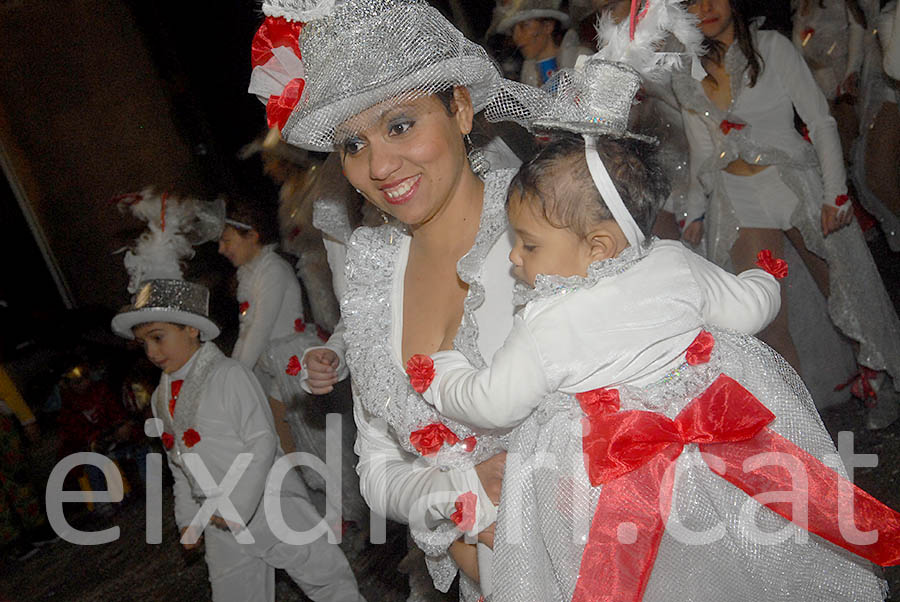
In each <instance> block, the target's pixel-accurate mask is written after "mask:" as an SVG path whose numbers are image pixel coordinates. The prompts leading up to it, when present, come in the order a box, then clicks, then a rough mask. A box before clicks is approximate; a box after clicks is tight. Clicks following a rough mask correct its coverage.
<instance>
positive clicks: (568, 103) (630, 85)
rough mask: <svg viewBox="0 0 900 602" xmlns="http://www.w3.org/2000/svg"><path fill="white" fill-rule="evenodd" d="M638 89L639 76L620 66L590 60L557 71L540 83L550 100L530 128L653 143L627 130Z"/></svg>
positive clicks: (651, 140)
mask: <svg viewBox="0 0 900 602" xmlns="http://www.w3.org/2000/svg"><path fill="white" fill-rule="evenodd" d="M640 87H641V76H640V74H638V72H637V71H635V70H634V69H632V68H631V67H629V66H628V65H625V64H622V63H616V62H612V61H606V60H603V59H598V58H592V59H590V60H588V61H587V62H585V63H584V65H583V66H582V67H575V68H574V69H561V70H560V71H558V72H556V73H555V74H554V75H553V77H552V78H551V79H550V81H548V82H547V83H546V84H544V89H546V90H548V91H550V92H551V93H552V95H553V100H552V102H551V103H550V105H549V107H548V109H547V111H546V112H545V113H543V114H542V115H541V116H540V117H538V118H537V119H535V121H534V124H533V127H534V129H536V130H544V129H563V130H567V131H570V132H577V133H580V134H603V135H607V136H614V137H617V138H636V139H638V140H643V141H645V142H655V141H656V140H655V139H654V138H651V137H649V136H643V135H640V134H633V133H631V132H629V131H628V118H629V114H630V112H631V105H632V103H633V102H634V96H635V94H636V93H637V91H638V89H639V88H640Z"/></svg>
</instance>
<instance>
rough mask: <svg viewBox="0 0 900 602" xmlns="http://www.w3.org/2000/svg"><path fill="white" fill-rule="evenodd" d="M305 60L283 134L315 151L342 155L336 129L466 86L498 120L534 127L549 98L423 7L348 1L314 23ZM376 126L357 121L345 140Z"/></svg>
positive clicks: (406, 1) (417, 2)
mask: <svg viewBox="0 0 900 602" xmlns="http://www.w3.org/2000/svg"><path fill="white" fill-rule="evenodd" d="M300 54H301V56H302V58H303V63H304V69H305V73H306V83H305V87H304V91H303V95H302V97H301V99H300V101H299V102H298V103H297V107H296V108H295V109H294V112H293V113H292V114H291V116H290V118H288V120H287V122H286V124H285V126H284V128H283V129H282V135H283V136H284V138H285V140H287V141H288V142H289V143H291V144H295V145H297V146H300V147H303V148H307V149H310V150H319V151H330V150H334V147H335V128H336V127H337V126H339V125H340V124H342V123H343V122H345V121H346V120H348V119H349V118H351V117H354V116H356V115H358V114H359V113H361V112H363V111H365V110H366V109H368V108H370V107H372V106H375V105H376V104H381V103H390V104H399V103H403V102H408V101H410V100H413V99H416V98H419V97H423V96H428V95H431V94H434V93H436V92H440V91H442V90H446V89H447V88H450V87H452V86H466V87H467V88H468V90H469V93H470V95H471V97H472V104H473V105H474V108H475V110H476V111H480V110H482V109H483V110H484V111H485V117H486V118H487V119H488V120H490V121H503V120H511V121H517V122H518V123H520V124H521V125H525V126H526V127H527V126H528V125H529V124H530V121H531V119H532V118H533V117H534V115H535V114H536V113H537V112H540V111H541V110H543V107H544V104H543V103H544V102H545V95H544V93H542V92H540V91H539V90H538V91H536V90H535V89H534V88H531V87H529V86H525V85H523V84H519V83H517V82H512V81H509V80H506V79H503V78H502V77H501V76H500V72H499V71H498V69H497V67H496V65H495V64H494V62H493V61H492V60H491V59H490V57H488V55H487V53H486V52H485V51H484V49H483V48H481V46H479V45H477V44H475V43H474V42H471V41H469V40H468V39H466V38H465V36H463V34H462V33H461V32H460V31H458V30H457V29H456V28H455V27H454V26H453V25H452V24H451V23H450V22H449V21H447V19H445V18H444V17H443V15H441V13H440V12H438V11H437V10H436V9H435V8H433V7H431V6H429V5H428V4H427V3H425V2H424V1H422V0H411V1H410V0H348V1H347V2H345V3H343V4H341V5H340V6H338V7H337V8H336V9H335V10H334V13H333V14H331V15H329V16H327V17H325V18H324V19H320V20H317V21H311V22H309V23H307V24H306V26H305V27H304V29H303V31H302V32H301V34H300ZM390 104H387V105H386V106H385V109H387V108H389V106H390ZM368 125H371V123H369V124H366V123H362V122H358V120H354V128H355V131H346V132H344V131H342V135H347V136H349V135H352V134H353V133H355V132H356V131H361V130H363V129H365V128H366V127H368Z"/></svg>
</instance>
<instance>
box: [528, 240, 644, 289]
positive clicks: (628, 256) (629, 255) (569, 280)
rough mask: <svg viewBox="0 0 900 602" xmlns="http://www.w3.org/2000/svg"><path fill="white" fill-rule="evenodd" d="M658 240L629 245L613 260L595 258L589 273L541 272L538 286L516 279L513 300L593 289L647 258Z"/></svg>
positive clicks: (536, 279)
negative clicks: (575, 274)
mask: <svg viewBox="0 0 900 602" xmlns="http://www.w3.org/2000/svg"><path fill="white" fill-rule="evenodd" d="M656 240H657V239H656V238H655V237H654V238H651V239H648V240H645V241H644V242H643V243H641V244H640V245H638V246H637V247H633V246H628V247H626V248H625V249H624V250H623V251H622V252H621V253H619V254H618V255H616V256H615V257H611V258H609V259H603V260H601V261H595V262H594V263H592V264H591V265H590V266H588V270H587V276H567V277H564V276H556V275H552V274H551V275H548V274H538V275H537V277H536V278H535V279H534V287H531V286H529V285H527V284H525V283H524V282H516V287H515V289H514V291H513V303H514V304H515V305H517V306H518V305H525V304H527V303H530V302H531V301H534V300H536V299H547V298H550V297H555V296H557V295H566V294H568V293H571V292H574V291H577V290H580V289H583V288H591V287H592V286H594V285H595V284H597V283H598V282H600V281H601V280H604V279H606V278H609V277H611V276H616V275H618V274H621V273H623V272H625V271H626V270H628V269H629V268H631V266H633V265H634V264H636V263H637V262H639V261H640V260H641V259H643V258H644V257H646V255H647V252H648V251H649V250H650V247H651V246H652V245H653V243H654V241H656Z"/></svg>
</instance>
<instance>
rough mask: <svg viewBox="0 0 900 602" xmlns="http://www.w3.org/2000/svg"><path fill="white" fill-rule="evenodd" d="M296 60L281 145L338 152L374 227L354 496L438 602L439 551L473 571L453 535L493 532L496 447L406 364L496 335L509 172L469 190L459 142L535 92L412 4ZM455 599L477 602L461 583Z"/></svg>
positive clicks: (365, 234) (353, 363)
mask: <svg viewBox="0 0 900 602" xmlns="http://www.w3.org/2000/svg"><path fill="white" fill-rule="evenodd" d="M263 8H264V11H266V10H267V7H266V6H265V5H264V7H263ZM273 14H278V13H273ZM280 14H283V12H282V13H280ZM300 55H301V56H302V57H303V61H304V67H305V78H306V79H305V83H304V91H303V98H302V100H301V101H300V102H299V104H298V105H297V107H296V108H295V109H294V111H293V113H292V114H291V116H290V117H289V118H288V119H287V122H286V124H285V126H284V127H283V129H282V134H283V136H284V137H285V139H286V140H287V141H288V142H289V143H292V144H296V145H298V146H302V147H304V148H308V149H311V150H318V151H332V150H335V151H337V152H338V153H339V154H340V156H341V160H342V164H343V170H344V173H345V175H346V176H347V179H348V180H349V181H350V183H351V184H352V185H353V186H354V187H356V188H357V189H358V190H359V191H360V193H361V194H362V195H363V196H364V197H365V198H366V200H367V201H368V202H370V203H371V204H373V205H375V206H376V207H377V208H379V209H380V210H381V211H382V212H383V217H384V222H385V224H384V225H383V226H381V227H378V228H360V229H358V230H357V231H356V232H355V233H354V234H353V236H352V237H351V238H350V240H349V243H348V245H347V260H346V263H347V269H346V272H345V273H346V276H347V282H346V286H347V288H346V291H345V292H344V294H343V295H342V300H341V308H342V314H343V318H342V322H343V323H342V325H341V326H340V328H339V330H342V331H343V337H342V342H343V344H345V345H346V364H347V365H348V366H349V368H350V371H351V373H352V374H353V381H352V383H353V389H354V415H355V418H356V422H357V427H358V430H359V434H358V437H357V442H356V451H357V453H358V454H359V457H360V459H359V464H358V469H357V471H358V472H359V475H360V487H361V490H362V493H363V495H364V497H365V498H366V500H367V501H368V503H369V505H370V507H371V508H372V509H373V511H374V512H376V513H378V514H381V515H384V516H387V517H388V518H391V519H394V520H397V521H400V522H404V523H409V524H410V528H411V531H412V533H413V536H414V538H415V539H416V542H417V543H418V544H419V546H420V547H422V548H423V549H424V550H425V552H426V554H427V555H428V557H429V568H430V569H431V573H432V576H433V577H434V580H435V585H436V587H437V588H438V589H440V590H442V591H446V589H447V588H448V587H449V586H450V584H451V582H452V580H453V578H454V576H455V575H456V572H457V565H456V563H455V562H454V560H453V559H451V556H450V555H448V550H449V554H452V557H453V558H455V559H458V561H459V563H460V564H461V566H464V568H465V570H466V572H467V573H468V575H470V576H471V577H475V578H477V577H478V576H479V572H478V569H477V564H476V560H475V558H474V555H473V554H472V552H473V547H472V546H471V545H469V544H465V543H463V542H461V541H459V539H460V538H461V536H462V534H463V530H465V532H467V533H469V534H473V535H474V534H477V533H479V532H480V531H483V530H484V529H486V528H487V527H488V526H489V525H490V524H491V523H493V521H494V515H495V509H494V503H496V502H498V501H499V479H500V476H501V475H502V465H503V456H502V455H499V456H498V454H500V452H501V451H502V449H503V442H502V440H501V439H500V438H499V437H497V436H493V435H491V434H487V433H473V432H472V431H471V430H469V429H467V428H465V427H463V426H462V425H459V424H456V423H453V422H451V421H441V419H440V417H439V415H437V414H436V413H435V412H434V411H433V409H431V408H430V407H429V406H427V405H426V404H425V403H424V401H423V400H422V399H421V397H420V396H419V395H418V393H416V392H415V391H414V390H413V389H412V388H411V387H410V380H409V377H408V376H407V374H406V372H405V369H404V366H405V365H406V363H407V361H408V360H409V358H410V357H411V356H413V355H414V354H427V353H431V352H434V351H437V350H439V349H448V348H451V347H455V348H457V349H460V350H461V351H463V352H464V353H465V354H466V355H467V357H469V359H470V360H471V361H473V362H475V363H476V364H477V365H481V364H483V361H484V360H483V358H484V357H487V356H489V355H490V354H491V353H493V351H494V350H495V349H497V348H498V347H499V346H500V344H501V343H502V341H503V339H504V337H505V336H506V333H507V332H508V330H509V327H510V326H511V324H512V313H513V305H512V285H513V279H512V277H511V275H510V273H509V268H508V262H507V255H508V254H509V251H510V248H511V247H510V240H509V237H508V233H507V223H506V215H505V210H504V202H505V196H506V188H507V185H508V182H509V180H510V178H511V177H512V171H509V170H505V171H489V172H486V173H485V175H484V179H481V178H480V177H478V176H477V175H476V174H475V173H474V172H473V169H472V167H473V166H472V165H470V164H477V163H480V161H477V160H475V159H474V158H473V157H474V155H473V153H472V151H469V152H468V154H467V149H466V138H467V135H468V134H469V132H470V131H471V129H472V124H473V118H474V114H475V113H476V112H478V111H481V110H484V113H485V116H486V117H487V118H488V119H490V120H502V119H517V120H519V121H520V122H524V121H526V120H527V119H529V118H530V116H531V115H532V114H533V109H532V107H535V108H537V106H538V105H539V104H540V103H541V101H542V99H543V93H542V92H541V91H540V90H538V89H536V88H531V87H528V86H524V85H521V84H516V83H514V82H509V81H506V80H503V79H502V78H501V77H500V74H499V72H498V71H497V69H496V67H495V65H494V63H493V62H492V61H491V60H490V58H489V57H488V56H487V54H486V53H485V52H484V50H483V49H481V48H480V47H479V46H477V45H475V44H473V43H471V42H469V41H468V40H466V39H465V38H464V37H463V36H462V34H461V33H460V32H458V31H457V30H456V29H455V28H454V27H453V26H452V25H451V24H450V23H449V22H447V21H446V19H444V18H443V17H442V16H441V15H440V13H439V12H437V11H436V10H435V9H433V8H431V7H430V6H428V5H427V4H425V3H424V2H401V1H399V0H377V1H371V0H369V1H366V2H363V1H351V2H347V3H345V4H343V5H341V6H340V7H338V8H337V9H336V10H335V12H334V13H333V14H332V15H330V16H328V17H326V18H324V19H322V20H320V21H310V22H309V23H307V24H306V25H305V26H304V30H303V33H302V34H301V36H300ZM330 248H333V247H330ZM332 339H334V337H332ZM341 363H342V362H341V358H340V357H339V356H338V354H335V353H334V352H333V351H332V352H330V353H329V352H327V351H325V350H316V351H315V352H310V353H307V354H306V357H305V358H304V366H305V368H306V369H307V372H308V373H307V377H308V383H309V385H310V388H311V390H312V391H313V392H325V391H327V390H329V388H330V387H331V385H332V384H333V383H334V382H336V380H337V372H338V371H340V368H341V366H340V364H341ZM466 494H468V495H466ZM461 496H465V497H462V498H461ZM473 498H474V499H473ZM470 500H471V501H474V507H475V513H474V521H473V522H470V521H469V520H468V519H469V517H470V516H473V515H472V513H471V506H469V505H468V504H469V503H470V502H469V501H470ZM457 502H460V505H461V506H463V507H465V509H466V512H465V513H463V512H462V510H460V511H459V512H457ZM453 517H456V518H457V519H458V521H459V524H460V527H457V524H455V521H454V520H453ZM483 537H489V535H488V533H485V534H484V536H483ZM460 590H461V595H462V596H463V598H464V599H471V600H477V598H478V595H479V592H478V587H477V585H476V584H475V583H474V582H473V580H471V579H470V578H468V577H466V578H463V579H462V581H461V587H460Z"/></svg>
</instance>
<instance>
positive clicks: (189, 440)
mask: <svg viewBox="0 0 900 602" xmlns="http://www.w3.org/2000/svg"><path fill="white" fill-rule="evenodd" d="M181 440H182V441H184V444H185V445H187V446H188V447H194V446H195V445H197V443H199V442H200V433H198V432H197V431H195V430H194V429H188V430H186V431H184V434H183V435H182V436H181Z"/></svg>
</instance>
